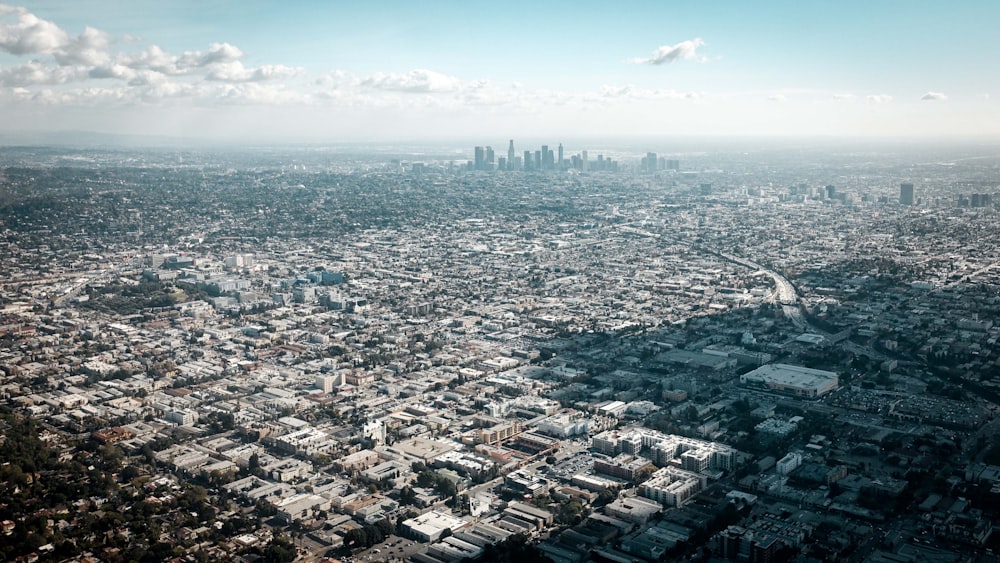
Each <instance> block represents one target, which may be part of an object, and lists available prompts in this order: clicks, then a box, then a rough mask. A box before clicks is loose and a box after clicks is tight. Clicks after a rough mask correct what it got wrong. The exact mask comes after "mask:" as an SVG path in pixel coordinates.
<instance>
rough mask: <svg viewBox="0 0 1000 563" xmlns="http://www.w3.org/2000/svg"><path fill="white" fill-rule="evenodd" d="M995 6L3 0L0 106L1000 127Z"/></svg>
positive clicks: (116, 125) (99, 121)
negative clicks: (25, 0)
mask: <svg viewBox="0 0 1000 563" xmlns="http://www.w3.org/2000/svg"><path fill="white" fill-rule="evenodd" d="M998 21H1000V2H995V1H981V2H971V1H970V2H953V3H940V2H924V1H905V2H903V1H884V2H875V1H872V2H852V1H837V2H826V1H802V0H798V1H782V2H779V1H770V2H769V1H754V2H747V1H741V2H736V1H733V2H707V1H702V2H684V1H673V2H667V1H656V2H615V3H611V2H606V1H604V2H538V1H537V0H536V1H531V2H521V1H511V2H503V3H498V2H490V3H486V2H472V1H465V2H449V1H435V2H401V1H384V2H378V1H373V2H346V1H341V2H330V1H327V2H321V1H315V2H308V1H299V2H285V3H279V2H265V1H260V0H242V1H228V0H226V1H222V0H215V1H212V0H207V1H206V0H202V1H199V2H193V1H184V0H171V1H169V2H162V1H159V2H152V1H148V0H130V1H129V2H121V1H118V0H115V1H107V2H97V1H86V0H81V1H74V2H65V1H48V0H42V1H38V2H32V3H30V4H23V5H22V4H0V111H2V112H3V115H4V121H6V122H7V125H6V126H5V129H7V130H24V131H34V130H39V131H57V130H93V131H100V132H108V133H132V134H156V135H170V136H179V137H198V138H212V139H240V140H248V139H253V140H262V141H263V140H276V141H281V140H302V141H324V140H329V141H341V140H352V139H358V140H395V139H400V140H404V139H419V138H425V137H426V138H446V137H480V136H484V135H488V136H490V137H491V138H493V137H495V138H507V137H510V136H529V135H530V136H553V135H554V136H564V137H565V136H588V137H597V136H600V135H615V136H622V135H642V136H649V135H712V136H719V135H754V136H756V135H764V136H772V135H780V136H803V135H804V136H816V135H822V136H867V137H878V136H911V137H934V138H938V137H958V136H978V137H997V136H1000V111H998V106H997V104H998V103H1000V73H997V72H996V70H995V69H996V65H997V63H996V61H997V60H1000V57H998V54H1000V52H998V51H1000V42H998V41H996V40H995V38H994V36H995V31H994V29H995V26H996V22H998ZM657 54H658V55H657Z"/></svg>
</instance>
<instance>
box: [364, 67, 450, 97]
mask: <svg viewBox="0 0 1000 563" xmlns="http://www.w3.org/2000/svg"><path fill="white" fill-rule="evenodd" d="M361 84H362V85H363V86H366V87H368V88H374V89H376V90H389V91H394V92H417V93H429V92H437V93H441V92H457V91H459V90H461V89H462V88H463V86H464V85H465V83H463V82H462V81H461V80H459V79H458V78H455V77H454V76H448V75H446V74H441V73H439V72H434V71H433V70H427V69H416V70H411V71H410V72H407V73H402V74H394V73H389V74H385V73H381V72H379V73H376V74H373V75H371V76H369V77H367V78H365V79H364V80H362V81H361Z"/></svg>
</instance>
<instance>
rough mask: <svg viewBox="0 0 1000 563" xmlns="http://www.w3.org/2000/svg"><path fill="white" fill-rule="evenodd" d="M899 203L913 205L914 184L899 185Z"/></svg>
mask: <svg viewBox="0 0 1000 563" xmlns="http://www.w3.org/2000/svg"><path fill="white" fill-rule="evenodd" d="M899 203H900V205H913V184H910V183H905V184H900V185H899Z"/></svg>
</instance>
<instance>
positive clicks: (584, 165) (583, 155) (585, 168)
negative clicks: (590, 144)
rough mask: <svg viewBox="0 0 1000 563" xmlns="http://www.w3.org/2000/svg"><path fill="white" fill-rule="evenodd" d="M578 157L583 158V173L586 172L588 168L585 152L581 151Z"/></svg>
mask: <svg viewBox="0 0 1000 563" xmlns="http://www.w3.org/2000/svg"><path fill="white" fill-rule="evenodd" d="M580 157H581V158H583V171H584V172H586V171H587V170H588V167H587V151H583V152H582V153H581V154H580Z"/></svg>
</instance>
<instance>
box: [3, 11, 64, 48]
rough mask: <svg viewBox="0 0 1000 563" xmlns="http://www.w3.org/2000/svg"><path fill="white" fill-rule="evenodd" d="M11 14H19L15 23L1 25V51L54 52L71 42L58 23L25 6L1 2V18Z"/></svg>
mask: <svg viewBox="0 0 1000 563" xmlns="http://www.w3.org/2000/svg"><path fill="white" fill-rule="evenodd" d="M11 15H16V16H17V21H16V22H15V23H8V24H4V25H0V51H5V52H7V53H10V54H12V55H32V54H39V53H52V52H54V51H56V50H57V49H59V48H61V47H63V46H65V45H67V44H68V43H69V35H67V34H66V32H65V31H63V29H62V28H60V27H59V26H58V25H56V24H54V23H52V22H50V21H47V20H43V19H41V18H39V17H38V16H36V15H34V14H32V13H31V12H29V11H27V10H26V9H24V8H21V7H16V6H8V5H6V4H0V18H3V17H4V16H11ZM4 19H7V18H4Z"/></svg>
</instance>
